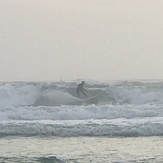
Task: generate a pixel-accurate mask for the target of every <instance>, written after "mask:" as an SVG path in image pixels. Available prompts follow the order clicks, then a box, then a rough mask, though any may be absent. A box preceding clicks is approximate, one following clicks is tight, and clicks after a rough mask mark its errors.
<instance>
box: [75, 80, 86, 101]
mask: <svg viewBox="0 0 163 163" xmlns="http://www.w3.org/2000/svg"><path fill="white" fill-rule="evenodd" d="M84 83H85V81H82V82H81V83H80V84H79V85H78V87H77V88H76V92H77V95H78V97H79V98H80V96H79V92H82V93H83V94H84V95H85V96H86V97H87V98H88V96H87V94H86V93H85V92H87V91H86V90H85V89H84V88H83V86H84Z"/></svg>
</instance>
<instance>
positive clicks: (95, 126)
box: [0, 117, 163, 137]
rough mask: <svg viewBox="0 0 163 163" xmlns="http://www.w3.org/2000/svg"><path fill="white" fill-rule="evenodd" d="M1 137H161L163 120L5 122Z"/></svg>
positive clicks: (0, 125) (160, 118) (0, 127)
mask: <svg viewBox="0 0 163 163" xmlns="http://www.w3.org/2000/svg"><path fill="white" fill-rule="evenodd" d="M4 126H5V127H4ZM0 135H23V136H32V135H47V136H125V137H126V136H129V137H130V136H162V135H163V118H162V117H157V118H144V119H137V118H136V119H130V120H129V119H116V120H87V121H86V120H84V121H81V120H80V121H12V122H5V121H4V122H2V123H0Z"/></svg>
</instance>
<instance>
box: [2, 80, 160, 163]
mask: <svg viewBox="0 0 163 163" xmlns="http://www.w3.org/2000/svg"><path fill="white" fill-rule="evenodd" d="M80 82H81V81H80V80H76V81H70V82H4V83H2V82H1V83H0V163H26V162H27V163H37V162H38V163H66V162H67V163H92V162H93V163H105V162H106V163H107V162H108V163H162V162H163V81H162V80H148V81H144V80H142V81H141V80H140V81H108V82H100V81H93V80H86V84H85V86H84V87H85V88H86V90H87V91H88V97H89V98H88V99H86V98H85V97H84V96H83V95H81V99H79V98H77V97H76V96H77V95H76V87H77V85H78V84H79V83H80ZM91 97H94V98H92V99H91Z"/></svg>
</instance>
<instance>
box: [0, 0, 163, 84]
mask: <svg viewBox="0 0 163 163" xmlns="http://www.w3.org/2000/svg"><path fill="white" fill-rule="evenodd" d="M60 78H62V79H63V80H74V79H78V78H87V79H97V80H117V79H163V0H0V81H39V80H43V81H49V80H51V81H53V80H54V81H56V80H59V79H60Z"/></svg>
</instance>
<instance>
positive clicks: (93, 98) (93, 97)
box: [82, 95, 98, 104]
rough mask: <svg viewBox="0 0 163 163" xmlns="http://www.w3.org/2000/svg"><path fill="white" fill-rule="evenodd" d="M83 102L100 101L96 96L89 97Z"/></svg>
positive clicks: (93, 102)
mask: <svg viewBox="0 0 163 163" xmlns="http://www.w3.org/2000/svg"><path fill="white" fill-rule="evenodd" d="M82 101H83V103H85V104H97V103H98V98H97V95H96V96H92V97H89V98H87V99H84V100H82Z"/></svg>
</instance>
